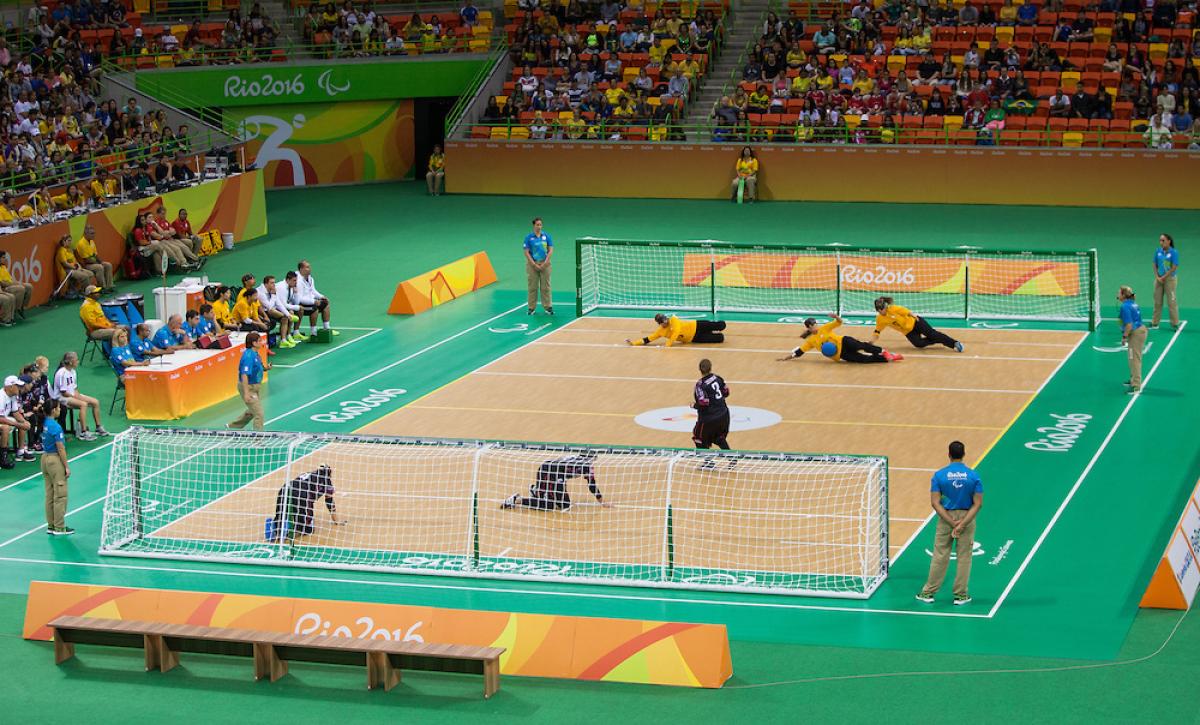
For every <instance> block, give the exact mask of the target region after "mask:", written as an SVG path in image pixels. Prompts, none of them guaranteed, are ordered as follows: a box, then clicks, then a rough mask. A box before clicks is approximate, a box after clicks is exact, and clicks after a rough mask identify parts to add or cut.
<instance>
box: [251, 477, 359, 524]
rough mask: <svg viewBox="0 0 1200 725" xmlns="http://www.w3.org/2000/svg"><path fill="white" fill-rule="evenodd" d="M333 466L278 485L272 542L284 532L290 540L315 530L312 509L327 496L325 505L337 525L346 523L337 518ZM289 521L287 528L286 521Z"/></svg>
mask: <svg viewBox="0 0 1200 725" xmlns="http://www.w3.org/2000/svg"><path fill="white" fill-rule="evenodd" d="M333 494H334V490H333V469H332V468H330V467H329V466H321V467H320V468H318V469H317V470H315V471H309V472H308V473H304V474H301V475H299V476H297V477H295V478H293V479H292V480H291V481H288V482H287V483H285V484H283V485H282V486H280V488H279V494H278V495H277V496H276V497H275V519H274V526H273V528H272V535H271V538H269V539H267V540H268V541H270V542H277V541H279V539H280V536H281V535H282V536H283V537H284V538H286V539H287V540H288V541H291V540H292V539H294V538H296V537H297V536H307V535H308V534H311V533H312V532H313V508H314V507H315V505H316V503H317V499H318V498H320V497H322V496H324V497H325V508H327V509H329V518H331V519H332V520H333V523H334V524H335V525H339V526H340V525H342V524H344V523H346V522H345V521H343V520H342V519H339V518H338V515H337V506H336V505H334V503H333ZM285 515H286V521H287V526H286V528H285V527H284V526H283V522H284V521H285V518H284V517H285Z"/></svg>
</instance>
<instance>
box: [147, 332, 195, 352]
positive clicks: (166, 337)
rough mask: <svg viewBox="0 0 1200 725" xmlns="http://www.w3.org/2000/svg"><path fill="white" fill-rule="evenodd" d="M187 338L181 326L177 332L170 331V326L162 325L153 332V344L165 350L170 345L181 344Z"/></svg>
mask: <svg viewBox="0 0 1200 725" xmlns="http://www.w3.org/2000/svg"><path fill="white" fill-rule="evenodd" d="M186 340H187V334H186V333H185V332H184V331H183V329H182V328H181V329H180V330H179V332H171V328H169V327H163V328H160V329H159V331H158V332H156V333H154V346H155V347H157V348H158V349H159V350H166V349H167V348H168V347H171V346H172V345H182V344H183V343H184V342H185V341H186Z"/></svg>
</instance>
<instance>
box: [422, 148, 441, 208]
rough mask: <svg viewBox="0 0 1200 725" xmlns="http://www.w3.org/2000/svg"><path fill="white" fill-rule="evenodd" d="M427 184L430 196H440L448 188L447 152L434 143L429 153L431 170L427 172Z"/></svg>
mask: <svg viewBox="0 0 1200 725" xmlns="http://www.w3.org/2000/svg"><path fill="white" fill-rule="evenodd" d="M425 186H426V187H428V189H429V195H430V196H440V195H441V194H442V193H443V192H445V190H446V154H444V153H442V147H441V146H438V145H436V144H435V145H434V147H433V153H431V154H430V155H429V171H427V172H425Z"/></svg>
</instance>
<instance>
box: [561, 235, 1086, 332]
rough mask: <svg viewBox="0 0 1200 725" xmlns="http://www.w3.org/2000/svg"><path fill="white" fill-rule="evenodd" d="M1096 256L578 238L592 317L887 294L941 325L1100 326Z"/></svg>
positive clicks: (863, 307)
mask: <svg viewBox="0 0 1200 725" xmlns="http://www.w3.org/2000/svg"><path fill="white" fill-rule="evenodd" d="M1097 284H1098V280H1097V272H1096V251H1095V250H1086V251H1030V250H996V249H978V248H960V249H937V248H928V249H918V248H910V249H903V248H873V247H851V246H826V247H813V246H787V245H778V246H772V245H760V244H734V243H729V242H720V241H702V242H668V241H663V242H657V241H629V240H616V239H596V238H592V237H585V238H583V239H578V240H576V297H577V303H576V304H577V311H578V313H579V314H580V315H585V314H587V313H589V312H592V311H595V310H601V309H616V310H646V311H656V312H658V311H668V310H686V311H697V312H707V313H710V314H714V315H715V314H717V313H719V312H722V311H729V312H761V313H770V314H781V315H794V314H814V315H820V314H827V313H829V312H836V313H838V314H846V315H863V314H874V308H873V302H874V300H875V298H876V297H879V296H884V295H887V296H893V297H895V299H896V302H898V303H899V304H902V305H904V306H906V307H909V308H911V309H912V310H913V311H914V312H916V313H918V314H920V315H923V316H925V317H931V318H958V319H1017V320H1021V319H1024V320H1045V321H1061V322H1086V323H1088V326H1089V329H1095V326H1096V323H1097V321H1098V319H1099V314H1098V310H1099V303H1098V301H1097Z"/></svg>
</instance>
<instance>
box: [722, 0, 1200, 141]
mask: <svg viewBox="0 0 1200 725" xmlns="http://www.w3.org/2000/svg"><path fill="white" fill-rule="evenodd" d="M1195 5H1196V4H1195V2H1185V3H1175V2H1172V1H1171V0H1159V1H1158V2H1153V3H1145V4H1143V3H1142V2H1141V0H1101V2H1098V3H1095V2H1090V1H1089V2H1088V4H1087V5H1086V6H1084V5H1082V4H1076V5H1075V6H1073V7H1074V9H1073V10H1070V9H1066V8H1064V5H1063V0H1049V2H1046V3H1044V4H1039V3H1036V2H1033V0H1029V1H1027V2H1025V3H1024V4H1017V3H1016V2H1014V0H989V1H988V2H986V3H979V2H978V0H975V2H972V0H963V1H962V2H960V3H957V4H956V3H953V2H951V0H945V1H944V2H940V1H939V0H929V1H928V2H921V1H919V0H888V1H887V2H885V3H883V4H881V5H879V6H878V7H876V5H875V4H873V3H872V2H870V0H859V2H857V3H856V4H852V5H847V6H839V7H837V8H836V9H835V10H833V11H832V14H831V15H830V17H828V18H827V19H825V20H822V21H820V22H817V23H806V22H805V21H804V20H803V19H802V18H800V17H799V15H798V14H797V12H796V11H795V10H792V11H791V12H790V13H789V14H788V15H787V17H785V18H783V19H780V18H779V17H778V16H776V15H775V14H773V13H772V14H769V15H768V17H767V19H766V21H765V23H764V26H763V29H762V35H761V37H760V39H759V40H758V42H757V43H756V44H755V45H754V47H753V48H752V49H751V50H750V52H749V54H748V60H747V63H746V65H745V67H744V68H743V70H742V82H741V83H740V84H739V85H738V86H737V87H736V88H735V89H734V91H733V93H732V94H731V95H729V96H726V97H723V98H722V99H721V100H720V102H719V103H718V104H717V106H716V108H715V109H714V113H713V117H714V120H715V124H716V130H715V132H714V135H715V137H716V138H718V139H729V140H734V139H741V138H745V137H747V135H748V136H749V137H750V138H755V139H757V140H784V139H788V140H790V139H795V140H798V141H825V142H849V143H856V142H857V143H866V142H872V141H879V142H884V143H887V142H896V141H897V140H898V139H901V135H900V134H899V133H898V131H897V129H900V128H902V127H903V128H923V129H930V128H937V129H941V128H943V127H944V128H947V129H963V130H966V131H975V132H977V136H978V142H980V143H995V142H996V140H997V138H998V135H999V132H1000V131H1001V130H1003V129H1004V128H1005V127H1006V126H1009V127H1011V126H1013V125H1014V124H1013V123H1012V121H1013V120H1014V119H1017V118H1021V119H1027V120H1023V121H1021V122H1020V123H1019V124H1015V125H1018V126H1020V127H1021V128H1023V129H1039V130H1045V129H1049V130H1050V131H1057V132H1062V131H1066V130H1067V129H1071V130H1080V131H1083V130H1099V131H1102V132H1103V131H1108V130H1121V131H1124V132H1128V131H1130V130H1131V129H1132V130H1134V131H1136V132H1137V133H1138V134H1139V136H1138V137H1139V140H1141V139H1144V142H1145V143H1146V144H1147V145H1151V146H1154V147H1158V148H1171V147H1172V146H1173V145H1191V146H1193V147H1195V146H1196V145H1197V140H1198V135H1197V129H1196V124H1195V123H1194V120H1195V118H1196V116H1197V114H1200V75H1198V69H1197V65H1196V63H1197V61H1200V43H1195V42H1193V38H1192V31H1191V29H1190V28H1191V22H1192V20H1193V19H1194V18H1195V15H1196V8H1195ZM846 7H848V8H849V10H848V11H844V9H843V8H846ZM1130 17H1132V20H1130V19H1129V18H1130ZM1181 29H1182V31H1183V32H1180V30H1181ZM771 114H781V115H782V119H781V120H780V121H779V122H768V123H766V124H763V123H762V117H763V116H764V115H768V116H769V115H771ZM931 121H932V122H931ZM943 124H944V126H943ZM755 127H758V128H757V130H755ZM785 127H786V128H785ZM742 128H748V129H750V130H749V131H748V133H747V132H741V131H740V129H742ZM1059 135H1060V136H1061V133H1060V134H1059ZM926 138H930V136H929V135H928V134H927V135H926Z"/></svg>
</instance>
